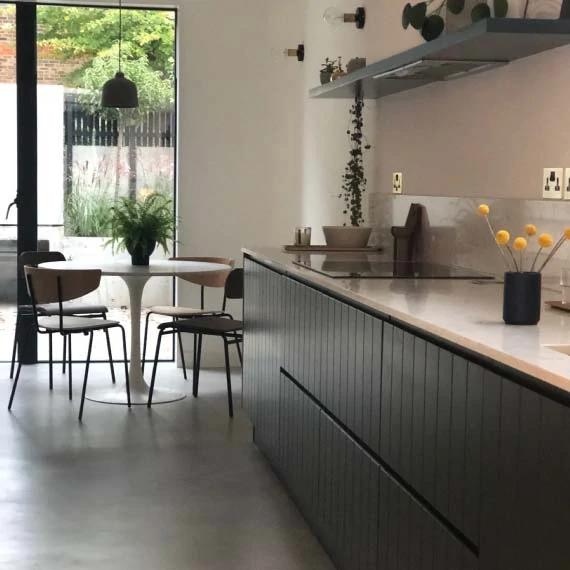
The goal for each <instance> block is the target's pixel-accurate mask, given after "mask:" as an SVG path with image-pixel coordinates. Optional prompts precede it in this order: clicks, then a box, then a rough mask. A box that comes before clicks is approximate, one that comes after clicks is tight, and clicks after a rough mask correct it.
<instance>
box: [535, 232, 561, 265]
mask: <svg viewBox="0 0 570 570" xmlns="http://www.w3.org/2000/svg"><path fill="white" fill-rule="evenodd" d="M565 241H566V237H561V238H560V239H559V240H558V243H557V244H556V245H555V246H554V247H553V248H552V251H551V252H550V253H549V255H548V257H547V258H546V259H545V260H544V263H543V264H542V265H541V266H540V269H539V270H538V271H539V272H540V271H542V270H543V269H544V266H545V265H546V264H547V263H548V262H549V261H550V260H551V259H552V258H553V257H554V255H555V254H556V252H557V251H558V250H559V249H560V248H561V247H562V245H563V244H564V242H565Z"/></svg>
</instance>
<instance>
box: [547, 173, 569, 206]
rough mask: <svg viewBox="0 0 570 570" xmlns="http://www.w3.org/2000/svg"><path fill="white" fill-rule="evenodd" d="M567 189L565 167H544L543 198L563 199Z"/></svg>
mask: <svg viewBox="0 0 570 570" xmlns="http://www.w3.org/2000/svg"><path fill="white" fill-rule="evenodd" d="M567 171H568V169H567ZM569 175H570V173H569ZM565 189H566V178H565V176H564V169H563V168H544V169H543V171H542V197H543V198H545V199H547V200H562V197H563V196H564V194H565Z"/></svg>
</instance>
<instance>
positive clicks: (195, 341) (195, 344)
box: [192, 333, 198, 394]
mask: <svg viewBox="0 0 570 570" xmlns="http://www.w3.org/2000/svg"><path fill="white" fill-rule="evenodd" d="M192 342H193V348H192V394H194V390H195V386H196V369H197V368H198V364H197V362H198V336H197V335H196V333H194V334H193V335H192Z"/></svg>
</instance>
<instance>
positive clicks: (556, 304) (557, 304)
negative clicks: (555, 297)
mask: <svg viewBox="0 0 570 570" xmlns="http://www.w3.org/2000/svg"><path fill="white" fill-rule="evenodd" d="M546 304H547V305H549V306H550V307H552V308H553V309H559V310H561V311H568V312H570V303H563V302H562V301H546Z"/></svg>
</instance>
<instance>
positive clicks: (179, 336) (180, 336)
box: [176, 331, 188, 380]
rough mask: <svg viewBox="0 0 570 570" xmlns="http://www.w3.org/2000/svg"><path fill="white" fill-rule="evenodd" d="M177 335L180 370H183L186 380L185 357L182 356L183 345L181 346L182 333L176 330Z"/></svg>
mask: <svg viewBox="0 0 570 570" xmlns="http://www.w3.org/2000/svg"><path fill="white" fill-rule="evenodd" d="M176 336H177V337H178V347H179V349H180V360H181V361H182V370H183V371H184V380H188V374H187V373H186V359H185V358H184V347H183V346H182V334H181V332H180V331H178V334H177V335H176Z"/></svg>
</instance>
